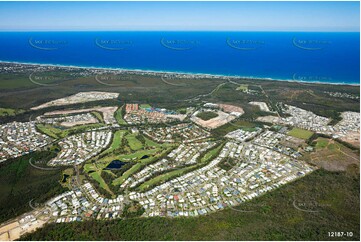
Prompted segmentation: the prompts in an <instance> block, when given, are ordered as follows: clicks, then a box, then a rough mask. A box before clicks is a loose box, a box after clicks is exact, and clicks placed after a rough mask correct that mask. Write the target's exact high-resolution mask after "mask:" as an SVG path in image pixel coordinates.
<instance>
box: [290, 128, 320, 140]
mask: <svg viewBox="0 0 361 242" xmlns="http://www.w3.org/2000/svg"><path fill="white" fill-rule="evenodd" d="M313 134H314V133H313V132H312V131H309V130H305V129H299V128H293V129H292V130H291V131H289V132H288V135H291V136H293V137H296V138H300V139H304V140H306V139H309V138H310V137H311V136H312V135H313Z"/></svg>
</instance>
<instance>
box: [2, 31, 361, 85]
mask: <svg viewBox="0 0 361 242" xmlns="http://www.w3.org/2000/svg"><path fill="white" fill-rule="evenodd" d="M359 43H360V34H359V33H346V32H342V33H341V32H340V33H339V32H337V33H336V32H335V33H328V32H161V31H155V32H153V31H152V32H132V31H126V32H125V31H119V32H118V31H115V32H94V31H92V32H0V61H10V62H23V63H38V64H53V65H65V66H81V67H101V68H120V69H130V70H145V71H150V70H152V71H167V72H182V73H193V74H195V73H202V74H215V75H227V76H242V77H252V78H270V79H277V80H291V81H292V80H293V81H304V82H322V83H345V84H360V44H359Z"/></svg>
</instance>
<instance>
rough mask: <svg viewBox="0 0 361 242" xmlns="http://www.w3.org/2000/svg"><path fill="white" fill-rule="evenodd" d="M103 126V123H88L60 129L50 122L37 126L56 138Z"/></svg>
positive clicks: (41, 130)
mask: <svg viewBox="0 0 361 242" xmlns="http://www.w3.org/2000/svg"><path fill="white" fill-rule="evenodd" d="M102 126H103V124H88V125H81V126H74V127H71V128H68V129H60V128H57V127H54V126H52V125H50V124H37V125H36V128H37V129H38V130H39V131H40V132H42V133H44V134H46V135H49V136H50V137H53V138H55V139H60V138H64V137H67V136H70V135H73V134H76V133H81V132H83V131H86V130H89V129H91V128H99V127H102Z"/></svg>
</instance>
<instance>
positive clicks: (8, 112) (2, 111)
mask: <svg viewBox="0 0 361 242" xmlns="http://www.w3.org/2000/svg"><path fill="white" fill-rule="evenodd" d="M23 112H24V110H22V109H12V108H0V117H3V116H15V115H17V114H20V113H23Z"/></svg>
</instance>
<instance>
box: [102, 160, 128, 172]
mask: <svg viewBox="0 0 361 242" xmlns="http://www.w3.org/2000/svg"><path fill="white" fill-rule="evenodd" d="M125 164H127V162H123V161H120V160H113V161H112V162H110V163H109V165H107V167H105V169H104V170H117V169H120V168H121V167H122V166H124V165H125Z"/></svg>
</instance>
